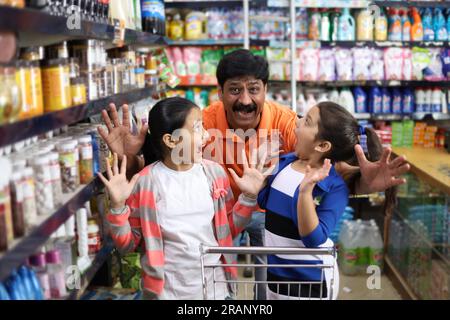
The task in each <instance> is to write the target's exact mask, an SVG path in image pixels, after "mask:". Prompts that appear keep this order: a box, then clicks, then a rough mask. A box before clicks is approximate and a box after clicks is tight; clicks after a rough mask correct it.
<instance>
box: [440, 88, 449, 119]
mask: <svg viewBox="0 0 450 320" xmlns="http://www.w3.org/2000/svg"><path fill="white" fill-rule="evenodd" d="M441 105H442V113H445V114H448V104H447V95H446V94H445V92H443V93H442V96H441Z"/></svg>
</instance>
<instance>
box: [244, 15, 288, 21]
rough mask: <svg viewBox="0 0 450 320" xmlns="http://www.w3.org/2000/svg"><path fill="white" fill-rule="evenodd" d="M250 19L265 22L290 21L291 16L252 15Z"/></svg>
mask: <svg viewBox="0 0 450 320" xmlns="http://www.w3.org/2000/svg"><path fill="white" fill-rule="evenodd" d="M250 20H251V21H260V22H265V21H275V22H289V21H290V18H289V17H280V16H251V17H250Z"/></svg>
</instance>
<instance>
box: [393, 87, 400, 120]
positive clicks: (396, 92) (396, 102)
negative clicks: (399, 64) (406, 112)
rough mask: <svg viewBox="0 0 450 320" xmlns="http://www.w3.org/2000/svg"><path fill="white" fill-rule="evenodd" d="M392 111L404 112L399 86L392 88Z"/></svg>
mask: <svg viewBox="0 0 450 320" xmlns="http://www.w3.org/2000/svg"><path fill="white" fill-rule="evenodd" d="M392 113H394V114H401V113H402V93H401V92H400V90H399V89H398V88H394V89H393V90H392Z"/></svg>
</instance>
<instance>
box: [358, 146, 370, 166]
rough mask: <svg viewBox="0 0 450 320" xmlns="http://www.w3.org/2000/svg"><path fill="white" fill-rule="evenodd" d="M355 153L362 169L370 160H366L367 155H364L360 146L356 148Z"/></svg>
mask: <svg viewBox="0 0 450 320" xmlns="http://www.w3.org/2000/svg"><path fill="white" fill-rule="evenodd" d="M355 153H356V158H357V159H358V163H359V166H360V167H362V166H363V165H364V164H366V163H367V161H368V160H367V158H366V155H365V154H364V150H363V148H362V147H361V146H360V145H359V144H357V145H356V146H355Z"/></svg>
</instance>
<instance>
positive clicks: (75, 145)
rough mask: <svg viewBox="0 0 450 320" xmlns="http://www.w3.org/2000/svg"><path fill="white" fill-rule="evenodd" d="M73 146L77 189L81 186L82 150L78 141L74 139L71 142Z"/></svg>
mask: <svg viewBox="0 0 450 320" xmlns="http://www.w3.org/2000/svg"><path fill="white" fill-rule="evenodd" d="M69 143H71V144H72V146H73V149H74V150H75V164H76V177H77V178H76V183H77V188H78V187H79V186H80V148H79V145H78V140H76V139H73V140H71V141H69Z"/></svg>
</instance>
